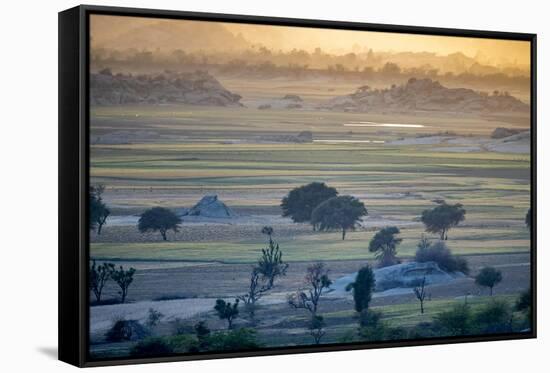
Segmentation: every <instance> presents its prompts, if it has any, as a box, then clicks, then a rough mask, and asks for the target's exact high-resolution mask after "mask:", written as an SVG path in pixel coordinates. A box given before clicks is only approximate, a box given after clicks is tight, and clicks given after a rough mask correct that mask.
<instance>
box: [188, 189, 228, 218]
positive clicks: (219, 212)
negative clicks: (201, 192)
mask: <svg viewBox="0 0 550 373" xmlns="http://www.w3.org/2000/svg"><path fill="white" fill-rule="evenodd" d="M182 216H201V217H205V218H234V217H236V216H237V214H235V212H234V211H233V210H231V209H230V208H229V207H227V206H226V205H225V203H223V202H222V201H220V200H219V199H218V196H217V195H211V196H204V197H202V198H201V200H200V201H199V202H198V203H197V204H196V205H195V206H193V207H192V208H190V209H189V210H187V211H185V212H183V214H182Z"/></svg>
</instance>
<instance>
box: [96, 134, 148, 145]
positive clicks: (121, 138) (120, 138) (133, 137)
mask: <svg viewBox="0 0 550 373" xmlns="http://www.w3.org/2000/svg"><path fill="white" fill-rule="evenodd" d="M158 137H159V134H158V133H157V132H154V131H115V132H109V133H106V134H104V135H99V136H94V137H91V138H90V142H91V143H92V144H132V143H136V142H140V143H143V142H147V141H154V140H156V139H158Z"/></svg>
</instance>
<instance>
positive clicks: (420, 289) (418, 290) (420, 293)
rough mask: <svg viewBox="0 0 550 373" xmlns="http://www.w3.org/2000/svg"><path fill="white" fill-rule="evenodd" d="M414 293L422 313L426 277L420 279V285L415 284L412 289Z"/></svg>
mask: <svg viewBox="0 0 550 373" xmlns="http://www.w3.org/2000/svg"><path fill="white" fill-rule="evenodd" d="M413 290H414V295H415V296H416V299H418V301H419V302H420V313H424V300H426V296H427V294H426V277H424V278H423V279H422V282H421V283H420V286H416V287H415V288H414V289H413Z"/></svg>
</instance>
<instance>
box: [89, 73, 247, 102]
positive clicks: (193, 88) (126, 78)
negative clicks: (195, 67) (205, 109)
mask: <svg viewBox="0 0 550 373" xmlns="http://www.w3.org/2000/svg"><path fill="white" fill-rule="evenodd" d="M240 100H241V96H239V95H238V94H235V93H232V92H230V91H228V90H227V89H225V88H224V87H223V86H222V85H221V84H220V82H219V81H217V80H216V79H215V78H214V77H213V76H212V75H210V74H208V73H206V72H200V71H198V72H195V73H173V72H166V73H163V74H157V75H124V74H116V75H113V74H111V72H110V71H109V70H104V71H102V72H100V73H94V74H91V75H90V103H91V104H92V105H125V104H153V105H155V104H190V105H209V106H242V104H241V103H240Z"/></svg>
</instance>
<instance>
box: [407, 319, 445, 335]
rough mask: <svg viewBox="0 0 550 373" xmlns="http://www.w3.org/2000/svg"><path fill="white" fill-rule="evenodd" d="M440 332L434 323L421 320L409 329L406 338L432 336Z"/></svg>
mask: <svg viewBox="0 0 550 373" xmlns="http://www.w3.org/2000/svg"><path fill="white" fill-rule="evenodd" d="M440 334H441V333H440V328H438V327H437V326H436V325H435V324H434V323H431V322H421V323H418V324H417V325H415V326H414V327H413V328H411V329H410V330H409V335H408V339H421V338H433V337H437V336H438V335H440Z"/></svg>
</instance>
